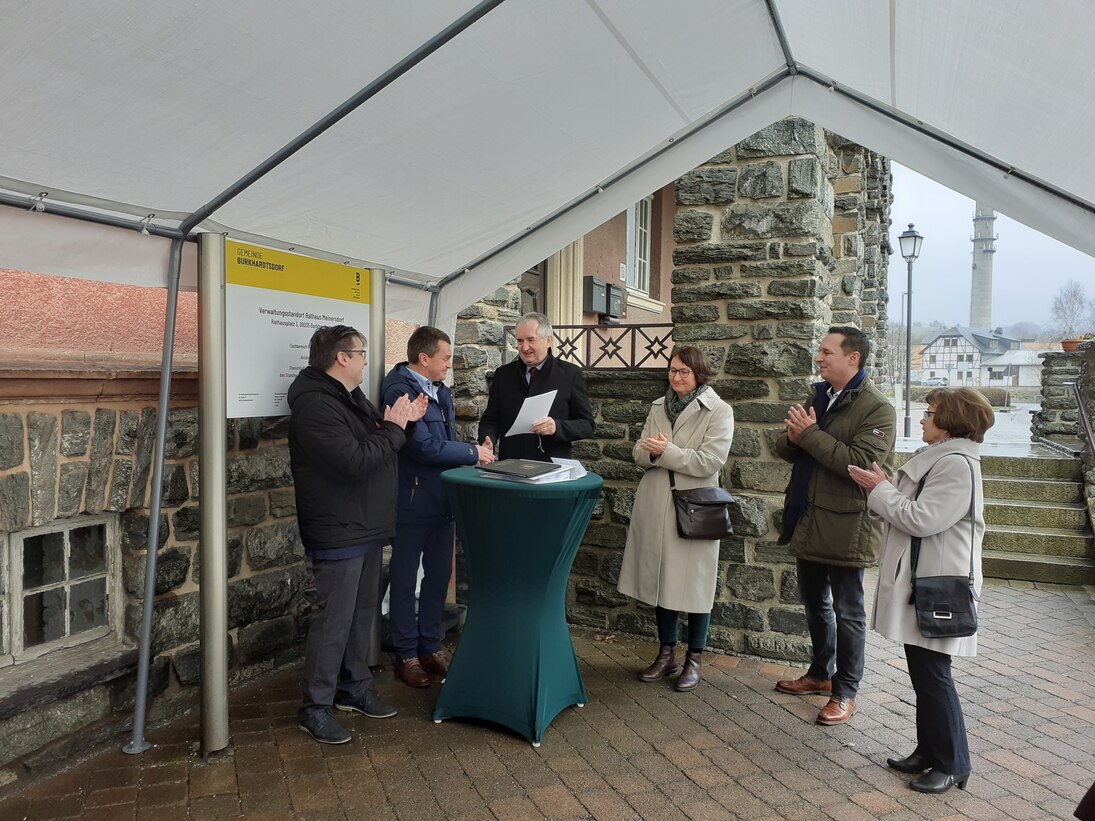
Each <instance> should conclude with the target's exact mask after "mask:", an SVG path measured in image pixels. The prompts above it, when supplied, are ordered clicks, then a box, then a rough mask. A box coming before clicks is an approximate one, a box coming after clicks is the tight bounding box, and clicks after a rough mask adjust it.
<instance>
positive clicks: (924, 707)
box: [905, 644, 970, 775]
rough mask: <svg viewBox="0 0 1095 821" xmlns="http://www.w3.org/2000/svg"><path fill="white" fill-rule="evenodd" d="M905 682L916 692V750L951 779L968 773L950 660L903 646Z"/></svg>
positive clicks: (963, 729) (963, 727) (966, 747)
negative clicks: (907, 670) (906, 664)
mask: <svg viewBox="0 0 1095 821" xmlns="http://www.w3.org/2000/svg"><path fill="white" fill-rule="evenodd" d="M905 660H906V661H907V662H908V664H909V678H910V679H912V686H913V690H914V691H915V692H916V750H917V752H919V753H921V754H922V755H925V756H927V757H928V758H929V759H931V761H932V765H933V766H934V767H935V768H936V769H939V770H942V771H943V772H945V773H949V774H951V775H963V774H965V773H968V772H969V771H970V748H969V744H968V743H967V740H966V721H965V719H964V718H963V717H962V705H961V704H960V703H959V702H958V691H957V690H955V689H954V679H953V678H951V657H950V656H948V655H947V654H946V653H937V652H936V651H935V650H928V649H926V648H924V647H917V646H916V645H913V644H906V645H905Z"/></svg>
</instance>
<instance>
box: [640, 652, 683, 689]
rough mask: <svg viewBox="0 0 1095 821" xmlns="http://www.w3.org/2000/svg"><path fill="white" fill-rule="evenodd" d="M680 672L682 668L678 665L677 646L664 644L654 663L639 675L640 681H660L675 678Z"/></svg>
mask: <svg viewBox="0 0 1095 821" xmlns="http://www.w3.org/2000/svg"><path fill="white" fill-rule="evenodd" d="M680 671H681V666H680V665H679V664H677V645H675V644H663V645H662V646H661V648H660V649H659V650H658V657H657V658H656V659H654V662H653V663H652V664H651V665H650V666H649V667H647V668H646V669H645V670H643V671H642V672H641V673H639V681H660V680H661V679H663V678H667V677H668V676H675V675H677V673H679V672H680Z"/></svg>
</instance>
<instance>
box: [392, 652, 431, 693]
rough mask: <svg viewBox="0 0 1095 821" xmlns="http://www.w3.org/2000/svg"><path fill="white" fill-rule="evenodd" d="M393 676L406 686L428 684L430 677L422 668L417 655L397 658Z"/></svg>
mask: <svg viewBox="0 0 1095 821" xmlns="http://www.w3.org/2000/svg"><path fill="white" fill-rule="evenodd" d="M395 677H396V678H397V679H399V680H400V681H402V682H403V683H404V684H406V685H407V686H408V687H429V686H430V677H429V676H427V675H426V671H425V670H423V669H422V663H421V662H420V661H419V660H418V656H411V657H410V658H409V659H399V660H397V661H396V663H395Z"/></svg>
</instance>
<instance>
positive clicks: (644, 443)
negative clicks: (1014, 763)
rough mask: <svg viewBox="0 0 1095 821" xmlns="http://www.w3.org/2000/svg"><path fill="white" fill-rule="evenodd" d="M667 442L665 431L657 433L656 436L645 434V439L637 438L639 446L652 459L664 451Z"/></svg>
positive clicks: (667, 437)
mask: <svg viewBox="0 0 1095 821" xmlns="http://www.w3.org/2000/svg"><path fill="white" fill-rule="evenodd" d="M668 444H669V435H668V434H665V433H659V434H658V435H657V436H647V437H646V438H645V439H640V440H639V447H641V448H642V449H643V450H645V451H646V452H647V453H649V454H650V457H651V458H652V459H657V458H658V457H659V456H661V455H662V454H663V453H665V448H666V446H667V445H668Z"/></svg>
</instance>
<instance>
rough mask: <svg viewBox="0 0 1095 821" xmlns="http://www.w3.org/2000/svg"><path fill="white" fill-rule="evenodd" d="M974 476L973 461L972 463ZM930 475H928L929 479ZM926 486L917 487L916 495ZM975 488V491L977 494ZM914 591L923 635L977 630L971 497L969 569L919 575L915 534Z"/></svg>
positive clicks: (960, 635)
mask: <svg viewBox="0 0 1095 821" xmlns="http://www.w3.org/2000/svg"><path fill="white" fill-rule="evenodd" d="M970 476H973V465H970ZM926 478H927V477H925V479H926ZM923 488H924V480H923V479H922V480H921V481H920V487H918V488H917V489H916V495H915V496H913V498H914V499H915V498H916V497H917V496H919V495H920V491H921V490H922V489H923ZM976 492H977V491H976V488H974V491H973V495H976ZM911 547H912V595H911V596H910V597H909V604H911V605H913V606H914V607H915V608H916V624H917V627H919V628H920V635H922V636H923V637H924V638H928V639H957V638H963V637H965V636H972V635H973V634H974V633H976V632H977V608H976V606H974V596H973V499H972V498H971V499H970V572H969V575H968V576H921V577H920V578H917V576H916V565H917V563H918V562H919V560H920V537H919V536H913V537H912V543H911Z"/></svg>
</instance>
